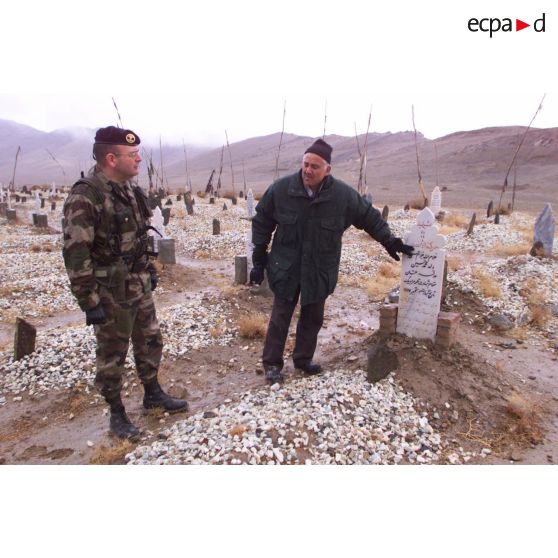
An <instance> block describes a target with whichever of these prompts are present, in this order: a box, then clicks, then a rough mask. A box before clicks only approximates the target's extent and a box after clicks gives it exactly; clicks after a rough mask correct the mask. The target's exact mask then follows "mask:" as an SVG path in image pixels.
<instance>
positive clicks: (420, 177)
mask: <svg viewBox="0 0 558 558" xmlns="http://www.w3.org/2000/svg"><path fill="white" fill-rule="evenodd" d="M411 113H412V117H413V130H414V131H415V153H416V155H417V172H418V180H419V188H420V191H421V193H422V197H423V199H424V205H425V207H426V202H427V197H426V193H425V191H424V185H423V184H422V175H421V174H420V161H419V153H418V141H417V127H416V126H415V106H414V105H411Z"/></svg>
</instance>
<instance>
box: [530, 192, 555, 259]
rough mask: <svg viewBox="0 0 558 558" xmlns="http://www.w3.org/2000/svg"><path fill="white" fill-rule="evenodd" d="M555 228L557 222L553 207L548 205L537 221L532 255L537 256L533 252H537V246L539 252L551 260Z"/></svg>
mask: <svg viewBox="0 0 558 558" xmlns="http://www.w3.org/2000/svg"><path fill="white" fill-rule="evenodd" d="M555 228H556V220H555V219H554V214H553V213H552V207H551V206H550V204H549V203H547V204H546V205H545V206H544V209H543V210H542V211H541V213H540V215H539V216H538V217H537V220H536V221H535V234H534V238H533V241H534V242H533V248H532V249H531V255H535V254H534V253H533V252H534V251H535V245H537V246H538V247H539V251H541V252H542V254H543V255H544V256H545V257H547V258H550V257H551V256H552V247H553V244H554V231H555ZM538 243H539V244H538Z"/></svg>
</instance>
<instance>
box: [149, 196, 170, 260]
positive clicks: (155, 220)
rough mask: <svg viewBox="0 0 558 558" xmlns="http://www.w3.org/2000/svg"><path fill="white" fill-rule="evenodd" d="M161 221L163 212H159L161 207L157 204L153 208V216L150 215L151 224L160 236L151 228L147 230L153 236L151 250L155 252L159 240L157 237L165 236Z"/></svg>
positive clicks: (162, 220)
mask: <svg viewBox="0 0 558 558" xmlns="http://www.w3.org/2000/svg"><path fill="white" fill-rule="evenodd" d="M163 222H164V219H163V213H162V212H161V208H160V207H159V206H157V207H156V208H155V209H154V210H153V217H151V226H152V227H153V228H154V229H156V230H157V231H158V232H159V234H160V235H161V236H159V234H157V233H156V232H155V231H152V230H149V232H148V234H149V235H150V236H152V237H153V250H154V251H155V252H157V243H158V242H159V239H161V238H167V236H166V233H165V226H164V225H163Z"/></svg>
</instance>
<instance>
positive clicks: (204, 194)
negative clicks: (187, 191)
mask: <svg viewBox="0 0 558 558" xmlns="http://www.w3.org/2000/svg"><path fill="white" fill-rule="evenodd" d="M196 196H198V198H200V199H202V200H203V199H205V196H206V193H205V191H203V192H202V191H201V190H198V191H197V192H196Z"/></svg>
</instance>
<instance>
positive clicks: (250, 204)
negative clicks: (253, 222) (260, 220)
mask: <svg viewBox="0 0 558 558" xmlns="http://www.w3.org/2000/svg"><path fill="white" fill-rule="evenodd" d="M246 212H247V213H248V219H252V217H254V215H255V211H254V192H252V190H248V194H247V195H246Z"/></svg>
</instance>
